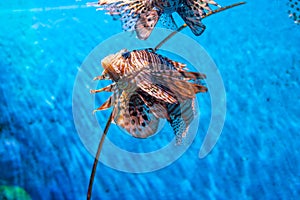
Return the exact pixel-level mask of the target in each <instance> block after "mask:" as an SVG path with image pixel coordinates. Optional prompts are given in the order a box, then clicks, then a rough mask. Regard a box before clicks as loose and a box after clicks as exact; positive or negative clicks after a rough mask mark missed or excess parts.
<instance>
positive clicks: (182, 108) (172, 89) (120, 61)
mask: <svg viewBox="0 0 300 200" xmlns="http://www.w3.org/2000/svg"><path fill="white" fill-rule="evenodd" d="M102 66H103V67H104V71H103V73H102V75H101V76H98V77H96V78H95V80H103V79H107V80H112V82H113V83H112V84H111V85H109V86H106V87H104V88H102V89H98V90H92V91H91V92H92V93H97V92H102V91H108V92H113V94H112V95H111V97H110V98H109V99H108V100H107V101H106V102H105V103H104V104H103V105H102V106H100V107H99V108H98V109H97V111H99V110H104V109H107V108H109V107H112V106H113V107H114V108H115V109H114V113H113V121H114V122H115V123H116V124H117V125H118V126H120V127H122V128H123V129H125V130H126V131H127V132H128V133H129V134H131V135H132V136H134V137H138V138H147V137H149V136H151V135H153V134H155V133H156V132H157V131H158V127H159V124H160V123H161V122H162V120H164V119H166V120H167V121H168V122H169V124H170V125H171V127H172V129H173V131H174V134H175V135H176V141H177V143H181V140H182V138H184V137H185V135H186V133H187V131H188V128H189V125H190V124H191V122H192V121H193V119H194V117H195V115H196V110H195V106H194V101H195V95H196V94H197V93H199V92H206V91H207V88H206V87H205V86H203V85H201V84H199V82H200V81H201V80H202V79H205V78H206V76H205V75H204V74H201V73H198V72H188V71H186V69H185V64H183V63H180V62H176V61H173V60H171V59H169V58H167V57H164V56H161V55H159V54H157V53H154V52H151V51H150V50H134V51H128V50H126V49H124V50H121V51H120V52H118V53H116V54H112V55H109V56H107V57H105V58H104V59H103V60H102Z"/></svg>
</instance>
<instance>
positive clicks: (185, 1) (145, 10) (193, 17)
mask: <svg viewBox="0 0 300 200" xmlns="http://www.w3.org/2000/svg"><path fill="white" fill-rule="evenodd" d="M244 3H245V2H241V3H237V4H233V5H231V6H229V7H233V6H236V5H240V4H244ZM88 5H91V6H95V7H99V8H98V9H97V10H107V11H108V12H107V13H108V14H110V15H112V16H113V17H114V19H120V20H121V22H122V28H123V30H124V31H136V34H137V36H138V38H139V39H142V40H146V39H147V38H148V37H149V36H150V34H151V32H152V30H153V28H154V27H155V25H156V23H157V22H158V20H159V19H160V21H161V23H162V24H163V25H164V26H166V27H168V28H169V29H173V30H175V29H177V25H176V23H175V21H174V19H173V17H172V13H173V12H177V13H178V14H179V15H180V16H181V18H182V19H183V20H184V21H185V23H186V24H187V25H188V26H189V28H190V29H191V30H192V32H193V33H194V34H195V35H196V36H199V35H201V34H202V33H203V31H204V30H205V25H204V24H202V22H201V20H202V19H203V18H204V17H206V16H207V14H211V13H215V12H218V11H220V10H223V9H221V6H220V5H219V4H218V3H216V2H215V1H210V0H99V1H98V2H95V3H88ZM211 5H213V6H216V7H219V9H217V10H214V11H213V10H212V8H211Z"/></svg>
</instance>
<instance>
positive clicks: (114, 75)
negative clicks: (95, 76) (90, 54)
mask: <svg viewBox="0 0 300 200" xmlns="http://www.w3.org/2000/svg"><path fill="white" fill-rule="evenodd" d="M118 57H119V56H118V54H111V55H108V56H106V57H105V58H103V59H102V61H101V65H102V66H103V68H104V71H103V75H105V74H106V73H107V74H108V76H109V77H110V79H111V80H113V81H114V82H117V81H118V80H119V79H120V75H119V71H116V69H117V68H116V67H114V66H116V65H115V61H117V60H118V59H119V58H118Z"/></svg>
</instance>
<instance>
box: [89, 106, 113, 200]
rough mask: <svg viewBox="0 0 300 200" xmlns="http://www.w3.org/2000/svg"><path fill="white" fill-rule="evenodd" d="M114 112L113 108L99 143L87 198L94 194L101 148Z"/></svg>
mask: <svg viewBox="0 0 300 200" xmlns="http://www.w3.org/2000/svg"><path fill="white" fill-rule="evenodd" d="M113 113H114V109H113V111H112V112H111V114H110V116H109V119H108V121H107V123H106V126H105V129H104V131H103V135H102V136H101V140H100V142H99V145H98V149H97V153H96V157H95V160H94V164H93V169H92V173H91V176H90V183H89V189H88V192H87V200H90V199H91V196H92V190H93V183H94V178H95V174H96V169H97V164H98V160H99V156H100V153H101V150H102V146H103V143H104V140H105V136H106V135H107V132H108V128H109V126H110V124H111V121H112V118H113Z"/></svg>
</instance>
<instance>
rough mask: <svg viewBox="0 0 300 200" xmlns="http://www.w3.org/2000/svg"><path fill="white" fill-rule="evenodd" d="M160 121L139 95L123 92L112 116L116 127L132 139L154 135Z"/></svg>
mask: <svg viewBox="0 0 300 200" xmlns="http://www.w3.org/2000/svg"><path fill="white" fill-rule="evenodd" d="M152 103H153V102H152ZM149 104H151V102H149ZM160 120H161V119H159V118H157V117H156V116H155V115H154V114H153V113H152V111H151V109H150V108H149V106H147V105H146V104H145V102H144V99H142V98H141V97H140V94H138V93H136V92H134V93H127V92H125V91H123V93H122V95H121V96H120V100H119V103H118V105H117V112H116V113H115V116H114V121H115V123H116V124H117V125H118V126H120V127H122V128H124V129H125V130H126V131H127V132H128V133H130V134H131V135H132V136H134V137H137V138H146V137H149V136H151V135H153V134H155V133H156V131H157V129H158V127H159V123H160Z"/></svg>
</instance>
